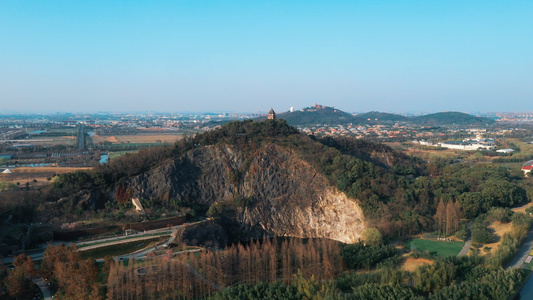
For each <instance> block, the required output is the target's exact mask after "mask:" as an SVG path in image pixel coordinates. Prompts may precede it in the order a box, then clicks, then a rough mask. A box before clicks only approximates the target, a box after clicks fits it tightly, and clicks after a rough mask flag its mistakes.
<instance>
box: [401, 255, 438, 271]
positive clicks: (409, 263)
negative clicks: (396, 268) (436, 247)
mask: <svg viewBox="0 0 533 300" xmlns="http://www.w3.org/2000/svg"><path fill="white" fill-rule="evenodd" d="M432 264H433V261H432V260H429V259H426V258H411V257H409V258H407V259H406V260H405V261H404V263H403V264H402V266H401V268H402V270H404V271H409V272H413V271H414V270H416V268H418V267H420V266H423V265H432Z"/></svg>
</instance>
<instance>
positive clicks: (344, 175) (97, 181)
mask: <svg viewBox="0 0 533 300" xmlns="http://www.w3.org/2000/svg"><path fill="white" fill-rule="evenodd" d="M423 170H424V167H423V166H422V165H421V161H418V160H417V159H414V158H411V157H408V156H406V155H404V154H402V153H399V152H397V151H395V150H393V149H392V148H390V147H388V146H385V145H382V144H375V143H372V142H369V141H363V140H357V139H351V138H324V139H318V140H317V139H315V138H314V137H311V136H307V135H304V134H301V133H299V132H298V131H297V130H296V129H295V128H293V127H291V126H288V125H287V123H286V121H284V120H267V121H263V122H254V121H251V120H247V121H244V122H230V123H228V124H226V125H224V126H222V128H220V129H216V130H213V131H210V132H206V133H203V134H199V135H196V136H194V137H189V138H185V139H183V140H180V141H179V142H177V143H176V144H175V145H174V146H172V147H161V148H151V149H146V150H143V151H140V152H139V153H136V154H128V155H124V156H121V157H120V158H118V159H114V160H111V161H110V162H109V163H108V164H106V165H104V166H102V167H101V168H99V169H97V170H95V171H94V172H92V173H90V174H87V173H83V172H78V173H72V174H66V175H62V176H59V177H58V178H56V179H55V180H54V182H53V183H52V185H51V188H52V189H51V190H50V191H49V192H48V193H47V201H48V202H47V203H49V204H50V205H54V206H56V208H53V207H47V209H46V216H44V217H46V218H59V217H60V215H58V214H61V215H64V214H70V215H72V214H75V215H76V214H77V215H81V214H82V213H83V211H84V210H85V211H87V210H95V211H97V210H100V209H102V208H106V209H107V208H117V209H120V208H121V207H122V208H123V207H124V205H126V204H127V203H128V202H131V199H132V198H139V199H140V201H141V203H142V204H143V206H144V207H145V208H146V209H147V210H148V211H165V210H167V211H173V210H174V211H175V210H179V211H182V212H185V213H187V212H189V213H191V214H193V215H195V216H204V215H205V216H208V217H214V218H215V220H216V221H217V222H218V223H219V224H220V225H222V227H223V228H224V229H225V230H226V231H227V232H228V237H229V238H230V240H239V239H247V238H251V237H253V238H258V237H261V236H263V235H265V234H267V235H278V236H294V237H323V238H329V239H334V240H338V241H342V242H354V241H357V240H358V239H359V238H360V236H361V233H362V231H363V229H364V228H366V227H378V228H380V230H381V229H383V231H382V232H383V233H385V234H391V235H397V234H404V233H403V232H405V230H404V229H403V228H404V227H405V226H410V225H408V224H407V223H405V224H404V222H406V220H404V219H405V218H407V217H408V218H409V221H408V222H412V221H413V220H416V221H417V222H418V220H421V219H420V218H422V219H424V218H426V216H422V215H420V217H419V215H417V214H421V213H424V214H430V213H431V207H428V206H423V207H420V208H417V212H413V214H411V215H409V216H407V215H400V214H399V212H400V211H403V210H405V209H412V204H413V202H410V203H409V201H410V200H409V199H410V198H409V197H411V196H410V195H411V194H409V195H408V193H410V192H409V191H408V190H407V189H408V188H409V187H408V185H409V183H410V182H411V180H412V177H413V176H419V175H421V174H422V173H423V172H424V171H423ZM59 198H61V200H60V201H54V199H59ZM54 203H55V204H54ZM428 210H429V211H428ZM43 211H45V210H43ZM385 214H386V215H387V218H388V219H387V221H386V222H382V218H383V216H384V215H385ZM413 216H414V217H413ZM393 217H394V219H393ZM45 221H46V220H45ZM393 221H394V223H393ZM382 227H383V228H382Z"/></svg>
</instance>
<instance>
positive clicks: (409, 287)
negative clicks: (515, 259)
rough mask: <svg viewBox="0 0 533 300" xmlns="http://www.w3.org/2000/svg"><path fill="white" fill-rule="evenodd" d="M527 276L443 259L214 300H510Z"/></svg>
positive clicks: (266, 286)
mask: <svg viewBox="0 0 533 300" xmlns="http://www.w3.org/2000/svg"><path fill="white" fill-rule="evenodd" d="M525 274H526V272H525V271H524V270H518V269H511V270H507V271H505V270H503V269H501V268H490V267H486V266H483V265H482V260H481V259H480V258H479V257H462V258H456V257H451V258H439V259H437V260H435V261H434V262H433V264H431V265H425V266H422V267H419V268H418V269H417V270H415V271H414V272H407V271H402V270H401V269H399V268H393V267H385V268H380V269H378V270H375V271H373V272H370V273H351V272H345V273H343V274H342V275H340V276H339V277H337V278H335V279H334V280H333V281H327V280H322V281H317V280H315V279H314V278H305V277H303V276H301V275H299V274H296V275H295V276H294V280H293V282H292V283H290V284H287V283H285V284H284V283H281V282H274V283H264V282H263V283H260V284H258V285H250V284H240V285H236V286H232V287H229V288H227V289H225V290H223V291H219V292H217V293H216V294H215V295H214V296H213V297H211V299H217V300H218V299H228V300H229V299H243V300H244V299H265V295H268V297H266V298H268V299H361V300H363V299H377V300H388V299H405V300H407V299H410V300H413V299H415V300H422V299H429V300H437V299H438V300H441V299H458V300H459V299H509V297H510V296H512V295H513V294H514V293H515V292H516V290H517V289H518V288H519V287H520V285H521V283H522V282H523V280H524V277H525Z"/></svg>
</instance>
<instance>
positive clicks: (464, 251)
mask: <svg viewBox="0 0 533 300" xmlns="http://www.w3.org/2000/svg"><path fill="white" fill-rule="evenodd" d="M471 227H472V221H470V222H468V225H467V226H466V239H465V245H464V246H463V249H461V251H460V252H459V254H457V257H459V256H465V255H467V254H468V251H470V248H471V247H472V237H471V236H472V234H471V232H472V230H471Z"/></svg>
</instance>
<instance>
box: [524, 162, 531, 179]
mask: <svg viewBox="0 0 533 300" xmlns="http://www.w3.org/2000/svg"><path fill="white" fill-rule="evenodd" d="M531 169H533V160H530V161H527V162H526V163H524V164H523V165H522V171H523V172H524V176H526V177H527V176H529V172H531Z"/></svg>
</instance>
